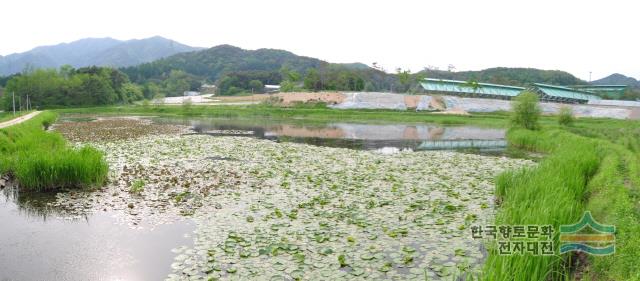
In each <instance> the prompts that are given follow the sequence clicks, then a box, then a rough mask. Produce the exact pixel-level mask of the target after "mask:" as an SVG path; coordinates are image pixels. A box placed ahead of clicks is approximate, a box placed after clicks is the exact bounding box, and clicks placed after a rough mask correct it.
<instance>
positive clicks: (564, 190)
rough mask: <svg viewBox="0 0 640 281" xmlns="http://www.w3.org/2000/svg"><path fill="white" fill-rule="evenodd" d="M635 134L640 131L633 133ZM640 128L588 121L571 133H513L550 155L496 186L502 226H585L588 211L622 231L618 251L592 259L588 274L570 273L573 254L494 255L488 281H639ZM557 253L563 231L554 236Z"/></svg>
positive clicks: (517, 141)
mask: <svg viewBox="0 0 640 281" xmlns="http://www.w3.org/2000/svg"><path fill="white" fill-rule="evenodd" d="M634 128H635V129H634ZM637 128H638V122H631V121H612V120H610V122H600V121H598V120H587V121H586V122H582V123H580V124H578V125H577V126H576V127H572V128H568V129H567V130H563V129H559V128H545V129H543V130H541V131H528V130H522V129H517V130H511V131H510V132H509V133H508V139H509V142H510V143H511V144H512V145H513V146H516V147H519V148H522V149H526V150H530V151H537V152H544V153H547V154H548V156H547V157H546V158H545V159H544V160H543V161H542V162H541V163H540V165H539V166H538V167H536V168H533V169H529V170H523V171H511V172H507V173H504V174H502V175H500V176H499V177H498V180H497V196H498V197H499V198H500V200H501V202H502V203H501V205H500V208H499V211H498V214H497V216H496V224H497V225H501V224H509V225H528V224H540V225H546V224H551V225H553V226H554V229H555V230H556V232H557V231H558V229H559V226H560V225H562V224H573V223H575V222H577V221H579V219H580V217H581V216H582V214H583V212H584V211H586V210H588V211H591V212H592V213H593V215H594V218H595V219H596V220H597V221H599V222H601V223H605V224H612V225H616V227H617V232H616V253H615V254H614V255H611V256H605V257H595V256H592V257H590V260H589V261H590V262H589V265H588V267H587V269H586V270H581V272H579V273H576V272H572V270H573V268H572V267H571V266H569V265H570V264H572V262H573V261H571V258H572V256H571V255H569V254H565V255H555V256H533V255H530V254H525V255H513V256H500V255H498V252H497V249H491V250H490V255H489V258H488V260H487V263H486V264H485V270H484V279H485V280H572V279H573V278H574V277H575V276H576V275H581V274H584V276H585V278H590V279H591V280H594V279H595V280H638V279H639V278H640V269H639V268H638V267H637V266H636V264H637V261H638V260H640V240H639V239H638V238H637V233H638V232H639V231H640V205H639V203H638V195H640V187H639V183H640V181H639V180H638V179H639V177H638V173H639V169H638V160H639V159H640V158H639V156H638V148H639V147H640V146H639V143H638V139H639V138H638V137H639V136H640V131H638V129H637ZM553 239H554V242H555V246H556V247H559V233H555V235H554V237H553Z"/></svg>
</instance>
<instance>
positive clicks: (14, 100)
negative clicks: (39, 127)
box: [11, 92, 16, 115]
mask: <svg viewBox="0 0 640 281" xmlns="http://www.w3.org/2000/svg"><path fill="white" fill-rule="evenodd" d="M11 95H12V97H13V115H16V93H15V92H11Z"/></svg>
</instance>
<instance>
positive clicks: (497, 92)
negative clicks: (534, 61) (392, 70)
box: [421, 78, 601, 103]
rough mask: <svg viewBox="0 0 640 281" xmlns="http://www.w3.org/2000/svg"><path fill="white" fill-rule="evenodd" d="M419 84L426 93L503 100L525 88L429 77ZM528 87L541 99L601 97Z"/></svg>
mask: <svg viewBox="0 0 640 281" xmlns="http://www.w3.org/2000/svg"><path fill="white" fill-rule="evenodd" d="M421 85H422V88H424V90H425V91H426V92H427V93H434V94H444V95H457V96H464V97H478V98H490V99H503V100H504V99H507V100H510V99H512V98H513V97H516V96H518V95H519V94H520V93H521V92H523V91H524V90H526V89H527V88H524V87H515V86H507V85H498V84H489V83H478V82H473V81H469V82H465V81H458V80H446V79H431V78H427V79H424V80H423V82H422V83H421ZM528 89H529V90H530V91H532V92H534V93H536V94H538V95H539V96H540V100H541V101H549V102H562V103H587V102H588V101H589V100H600V99H601V98H600V97H598V96H596V95H594V94H593V93H591V92H587V91H584V90H579V89H572V88H569V87H562V86H555V85H547V84H541V83H534V84H531V86H530V87H529V88H528Z"/></svg>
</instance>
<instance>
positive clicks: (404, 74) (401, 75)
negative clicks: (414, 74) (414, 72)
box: [396, 68, 411, 91]
mask: <svg viewBox="0 0 640 281" xmlns="http://www.w3.org/2000/svg"><path fill="white" fill-rule="evenodd" d="M396 75H397V76H398V82H400V85H402V87H403V88H404V90H403V91H407V90H408V88H409V84H410V83H411V71H409V70H402V68H398V69H396Z"/></svg>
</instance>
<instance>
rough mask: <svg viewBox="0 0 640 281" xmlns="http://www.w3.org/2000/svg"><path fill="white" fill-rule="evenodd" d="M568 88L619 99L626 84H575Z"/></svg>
mask: <svg viewBox="0 0 640 281" xmlns="http://www.w3.org/2000/svg"><path fill="white" fill-rule="evenodd" d="M570 88H572V89H576V90H581V91H586V92H590V93H594V94H596V95H598V96H601V97H606V98H612V99H619V98H620V97H622V95H624V92H625V91H626V90H627V86H626V85H575V86H570Z"/></svg>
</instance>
